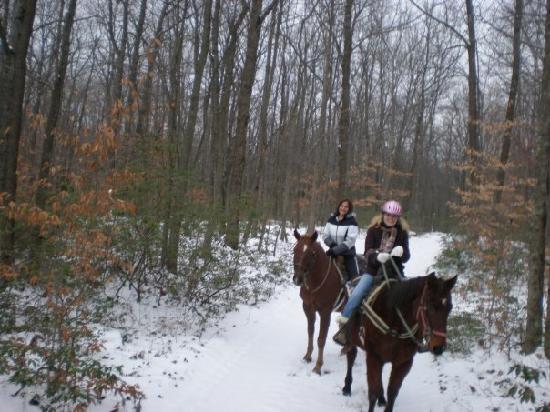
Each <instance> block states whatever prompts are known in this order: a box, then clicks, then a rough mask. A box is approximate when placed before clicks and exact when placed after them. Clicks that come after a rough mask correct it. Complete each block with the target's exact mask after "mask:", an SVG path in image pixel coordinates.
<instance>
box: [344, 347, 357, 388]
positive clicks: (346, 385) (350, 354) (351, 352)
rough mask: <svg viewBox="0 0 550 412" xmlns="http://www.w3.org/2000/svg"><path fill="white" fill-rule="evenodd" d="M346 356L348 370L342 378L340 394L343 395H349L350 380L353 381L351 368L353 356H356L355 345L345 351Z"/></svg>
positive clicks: (353, 360) (353, 361)
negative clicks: (342, 384)
mask: <svg viewBox="0 0 550 412" xmlns="http://www.w3.org/2000/svg"><path fill="white" fill-rule="evenodd" d="M346 357H347V358H348V372H347V373H346V379H345V380H344V387H343V388H342V394H343V395H344V396H351V382H352V381H353V378H352V376H351V370H352V369H353V364H354V363H355V358H356V357H357V346H354V347H352V348H351V349H350V350H349V351H348V352H347V353H346Z"/></svg>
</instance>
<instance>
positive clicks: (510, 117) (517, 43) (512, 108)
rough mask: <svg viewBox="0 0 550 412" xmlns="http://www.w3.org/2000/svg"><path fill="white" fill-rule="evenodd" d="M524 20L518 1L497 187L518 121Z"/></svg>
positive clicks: (497, 198)
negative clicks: (517, 108) (516, 121)
mask: <svg viewBox="0 0 550 412" xmlns="http://www.w3.org/2000/svg"><path fill="white" fill-rule="evenodd" d="M522 19H523V0H516V4H515V9H514V37H513V40H512V44H513V46H512V49H513V51H512V53H513V59H512V80H511V81H510V92H509V93H508V104H507V106H506V115H505V118H504V122H505V129H504V135H503V137H502V150H501V152H500V163H501V167H500V168H499V170H498V172H497V185H498V186H501V187H502V186H504V175H505V172H504V167H505V166H506V163H508V157H509V154H510V146H511V142H512V133H513V131H514V130H515V126H514V122H515V120H516V99H517V95H518V89H519V74H520V61H521V25H522V24H521V23H522ZM501 199H502V191H501V190H497V191H496V192H495V203H500V201H501Z"/></svg>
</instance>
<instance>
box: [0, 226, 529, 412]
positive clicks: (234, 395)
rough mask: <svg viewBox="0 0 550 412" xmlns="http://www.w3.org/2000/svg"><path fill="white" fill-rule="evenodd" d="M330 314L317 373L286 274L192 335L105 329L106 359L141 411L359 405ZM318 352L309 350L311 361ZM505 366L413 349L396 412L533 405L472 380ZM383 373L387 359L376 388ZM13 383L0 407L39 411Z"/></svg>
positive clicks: (418, 262) (427, 256) (420, 253)
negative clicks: (256, 298)
mask: <svg viewBox="0 0 550 412" xmlns="http://www.w3.org/2000/svg"><path fill="white" fill-rule="evenodd" d="M441 238H442V235H441V234H434V233H432V234H427V235H424V236H413V237H412V238H411V252H412V258H411V260H410V261H409V262H408V263H407V265H406V273H407V275H409V276H412V275H422V274H425V273H426V270H427V269H428V268H429V266H431V265H432V264H433V263H434V259H435V257H436V256H437V255H438V254H439V253H440V250H441V244H440V242H441ZM362 244H363V239H359V240H358V241H357V245H358V246H359V247H358V253H362ZM290 258H291V257H290V256H288V259H290ZM289 278H290V274H289ZM155 311H156V312H154V313H156V314H157V315H156V316H161V317H162V316H165V318H166V320H167V324H174V323H177V320H178V318H177V314H176V315H175V314H174V313H169V312H167V313H162V307H161V308H158V309H155ZM158 313H160V315H159V314H158ZM148 316H152V314H151V311H149V312H145V313H138V317H140V323H141V322H143V324H144V325H149V327H151V325H155V323H154V322H151V320H150V319H148V318H147V317H148ZM335 317H336V314H333V322H332V323H331V329H330V331H329V339H328V340H327V345H326V347H325V359H324V361H325V363H324V366H323V375H322V376H319V375H317V374H315V373H313V372H311V370H312V368H313V366H314V362H312V363H310V364H307V363H305V362H304V361H303V360H302V357H303V355H304V353H305V350H306V344H307V336H306V319H305V316H304V314H303V312H302V307H301V300H300V298H299V294H298V288H297V287H295V286H291V284H290V282H289V284H288V286H285V287H283V288H282V290H281V291H280V292H279V294H278V296H277V297H275V298H273V299H272V300H271V301H270V302H267V303H263V304H261V305H260V306H258V307H250V306H241V307H240V310H239V311H238V312H234V313H230V314H229V315H227V316H226V317H225V318H224V319H223V320H221V321H220V322H219V324H218V325H216V326H213V327H211V328H209V329H208V330H207V331H206V332H205V333H204V334H203V336H202V337H200V338H197V337H193V336H188V335H183V334H181V333H179V334H178V332H177V330H178V329H177V328H176V329H175V330H172V331H169V330H167V327H166V326H164V324H163V323H162V322H161V325H160V326H158V325H157V329H155V330H154V331H153V330H139V331H138V334H137V335H134V336H132V337H131V339H130V340H129V341H128V342H126V343H124V344H123V343H122V341H121V335H120V331H118V330H110V331H108V333H107V335H106V337H105V338H106V340H105V351H104V353H105V358H106V359H108V361H109V362H110V363H111V364H114V365H123V367H124V372H125V376H124V379H125V380H126V381H127V382H128V383H130V384H138V385H139V386H140V387H141V388H142V389H143V390H144V392H145V393H146V396H147V397H146V399H144V400H143V401H142V402H141V411H143V412H151V411H152V412H180V411H181V412H220V411H222V412H311V411H315V412H329V411H330V412H332V411H354V412H360V411H366V410H367V409H368V407H367V402H368V401H367V384H366V371H365V354H364V353H363V352H362V351H360V353H359V355H358V357H357V360H356V363H355V368H354V375H353V377H354V381H353V385H352V396H351V397H349V398H348V397H344V396H342V394H341V387H342V385H343V381H344V376H345V372H346V359H345V357H344V356H340V354H339V352H340V348H339V347H338V346H337V345H336V344H335V343H333V342H332V340H331V337H332V335H333V334H334V333H335V332H336V325H335V323H336V322H334V318H335ZM170 322H171V323H170ZM316 326H318V322H317V325H316ZM317 332H318V330H316V334H315V337H316V336H317ZM316 356H317V349H316V348H315V350H314V353H313V357H314V359H316ZM481 356H483V355H481ZM499 361H500V362H501V364H500V365H499V364H498V362H499ZM476 362H477V363H476ZM505 364H506V363H505V362H503V361H502V359H501V358H495V359H487V358H483V357H479V356H478V357H477V358H472V359H468V360H466V359H463V358H462V359H461V358H459V357H454V356H452V355H450V354H449V353H445V354H443V356H441V357H439V358H435V357H434V356H433V355H431V354H419V355H417V356H416V357H415V359H414V365H413V368H412V370H411V372H410V373H409V375H408V376H407V377H406V378H405V381H404V383H403V387H402V388H401V392H400V394H399V396H398V398H397V401H396V404H395V411H396V412H399V411H407V412H409V411H414V412H416V411H421V412H430V411H433V412H441V411H444V412H477V411H495V410H500V411H525V410H534V409H533V408H527V407H526V405H521V406H518V403H517V402H515V401H514V400H512V399H511V398H505V397H502V396H499V394H496V395H495V393H494V392H493V391H488V390H485V389H484V387H483V386H481V385H480V382H488V380H489V379H491V378H493V379H496V378H497V376H495V375H496V374H495V375H493V377H492V376H491V374H492V373H493V374H494V372H495V370H498V369H499V366H502V365H505ZM389 371H390V367H389V365H386V367H385V369H384V387H386V385H387V380H388V376H389ZM491 371H492V372H491ZM0 383H1V382H0ZM485 388H486V386H485ZM15 390H16V388H15V387H14V386H13V385H8V384H5V383H4V385H3V386H2V387H1V390H0V401H1V403H0V410H2V411H3V410H7V411H14V412H21V411H33V412H34V411H37V410H38V409H37V408H36V407H31V406H30V405H29V404H28V399H22V398H13V397H11V396H9V394H13V393H14V392H15ZM6 408H7V409H6ZM89 410H90V411H92V412H107V411H113V410H116V411H118V412H121V411H128V412H130V411H133V410H134V408H133V405H132V404H131V403H127V404H126V405H121V404H119V403H118V402H117V400H116V399H114V398H112V397H108V398H107V399H105V400H104V401H103V402H102V403H101V404H99V405H95V406H92V407H90V408H89ZM376 410H377V411H382V409H381V408H377V409H376Z"/></svg>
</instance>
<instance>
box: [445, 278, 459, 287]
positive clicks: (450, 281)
mask: <svg viewBox="0 0 550 412" xmlns="http://www.w3.org/2000/svg"><path fill="white" fill-rule="evenodd" d="M457 280H458V275H454V276H453V277H452V278H450V279H447V280H446V281H445V287H446V288H447V289H448V290H451V289H452V288H454V287H455V285H456V281H457Z"/></svg>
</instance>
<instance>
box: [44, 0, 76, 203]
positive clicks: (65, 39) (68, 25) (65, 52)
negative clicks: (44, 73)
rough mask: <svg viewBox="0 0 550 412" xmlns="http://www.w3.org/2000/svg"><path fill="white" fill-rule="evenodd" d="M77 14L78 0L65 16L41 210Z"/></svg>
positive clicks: (48, 123)
mask: <svg viewBox="0 0 550 412" xmlns="http://www.w3.org/2000/svg"><path fill="white" fill-rule="evenodd" d="M75 14H76V0H70V2H69V6H68V9H67V14H66V16H65V24H64V27H63V35H62V37H61V47H60V50H61V51H60V58H59V61H58V65H57V70H56V73H55V82H54V86H53V90H52V95H51V99H50V104H49V111H48V117H47V119H46V128H45V134H46V139H45V140H44V144H43V145H42V158H41V161H40V169H39V173H38V180H39V186H38V188H37V191H36V206H38V207H39V208H41V209H45V208H46V200H47V195H48V190H47V189H48V187H47V185H48V179H49V176H50V168H51V166H52V160H53V151H54V144H55V135H56V130H55V129H56V127H57V121H58V119H59V113H60V112H61V104H62V99H63V86H64V84H65V76H66V73H67V63H68V61H69V51H70V48H71V32H72V29H73V23H74V19H75Z"/></svg>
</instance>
